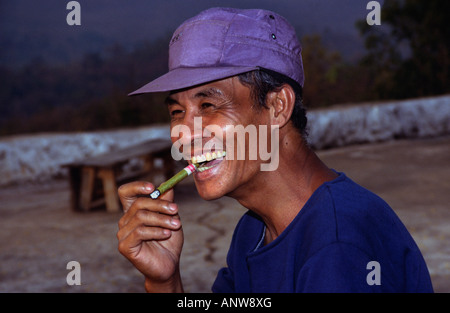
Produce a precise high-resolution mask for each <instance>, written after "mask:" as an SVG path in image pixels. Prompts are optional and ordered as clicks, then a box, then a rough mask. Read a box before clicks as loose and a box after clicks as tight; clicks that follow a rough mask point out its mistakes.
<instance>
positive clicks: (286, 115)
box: [266, 84, 295, 128]
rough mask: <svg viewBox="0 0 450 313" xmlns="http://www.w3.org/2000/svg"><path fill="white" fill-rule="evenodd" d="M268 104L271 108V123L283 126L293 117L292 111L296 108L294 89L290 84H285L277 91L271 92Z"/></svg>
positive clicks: (268, 96) (268, 95)
mask: <svg viewBox="0 0 450 313" xmlns="http://www.w3.org/2000/svg"><path fill="white" fill-rule="evenodd" d="M266 104H267V105H268V107H269V109H270V118H271V125H278V126H279V127H280V128H281V127H283V126H284V125H286V124H287V123H288V122H289V120H290V119H291V115H292V111H293V110H294V104H295V92H294V89H293V88H292V87H291V86H290V85H289V84H284V85H283V86H282V87H281V88H280V89H278V90H277V91H271V92H269V93H268V94H267V100H266Z"/></svg>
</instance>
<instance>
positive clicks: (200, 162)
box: [191, 151, 226, 172]
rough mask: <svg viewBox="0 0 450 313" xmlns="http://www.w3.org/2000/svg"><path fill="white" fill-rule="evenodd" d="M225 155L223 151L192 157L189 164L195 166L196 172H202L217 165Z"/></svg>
mask: <svg viewBox="0 0 450 313" xmlns="http://www.w3.org/2000/svg"><path fill="white" fill-rule="evenodd" d="M225 155H226V152H225V151H214V152H212V153H211V152H207V153H205V154H201V155H197V156H193V157H192V158H191V162H192V163H195V164H197V172H203V171H206V170H209V169H210V168H213V167H214V166H216V165H218V164H219V163H220V162H221V161H222V160H223V159H222V158H223V157H224V156H225Z"/></svg>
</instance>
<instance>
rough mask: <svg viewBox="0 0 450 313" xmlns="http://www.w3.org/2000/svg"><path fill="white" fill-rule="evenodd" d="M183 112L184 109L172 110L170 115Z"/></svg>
mask: <svg viewBox="0 0 450 313" xmlns="http://www.w3.org/2000/svg"><path fill="white" fill-rule="evenodd" d="M181 113H183V111H182V110H173V111H171V112H170V115H171V116H176V115H178V114H181Z"/></svg>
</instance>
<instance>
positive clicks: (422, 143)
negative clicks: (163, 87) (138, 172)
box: [0, 136, 450, 292]
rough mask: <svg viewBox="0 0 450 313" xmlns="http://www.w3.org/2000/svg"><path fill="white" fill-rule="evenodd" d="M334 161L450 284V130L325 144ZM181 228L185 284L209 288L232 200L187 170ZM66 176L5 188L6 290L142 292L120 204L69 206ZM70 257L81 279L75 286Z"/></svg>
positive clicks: (1, 251) (2, 270) (442, 283)
mask: <svg viewBox="0 0 450 313" xmlns="http://www.w3.org/2000/svg"><path fill="white" fill-rule="evenodd" d="M318 154H319V156H320V157H321V158H322V159H323V160H324V161H325V163H327V164H328V165H329V166H330V167H331V168H334V169H336V170H338V171H343V172H345V173H346V174H347V175H348V176H349V177H350V178H352V179H353V180H355V181H356V182H358V183H360V184H361V185H363V186H364V187H366V188H368V189H370V190H372V191H374V192H375V193H377V194H378V195H379V196H381V197H382V198H384V199H385V200H386V201H387V202H388V203H389V204H390V205H391V206H392V208H393V209H394V210H395V212H396V213H397V214H398V215H399V217H400V218H401V220H402V221H403V222H404V224H405V225H406V227H407V228H408V229H409V231H410V232H411V234H412V236H413V237H414V239H415V240H416V242H417V244H418V246H419V247H420V249H421V251H422V253H423V255H424V257H425V260H426V262H427V265H428V268H429V271H430V273H431V277H432V281H433V286H434V289H435V291H436V292H450V207H449V203H450V179H449V177H450V166H449V165H450V136H447V137H441V138H435V139H426V140H401V141H393V142H386V143H379V144H372V145H358V146H349V147H343V148H337V149H331V150H326V151H319V152H318ZM176 188H177V190H176V201H177V203H178V204H179V206H180V211H181V218H182V221H183V227H184V231H185V244H184V249H183V255H182V264H181V267H182V269H181V271H182V277H183V280H184V285H185V289H186V291H187V292H210V287H211V285H212V282H213V281H214V278H215V275H216V273H217V271H218V269H219V268H221V267H222V266H224V264H225V263H224V262H225V256H226V253H227V250H228V246H229V243H230V240H231V235H232V232H233V230H234V227H235V225H236V223H237V221H238V219H239V218H240V216H241V215H242V214H243V213H244V212H245V209H243V208H242V207H241V206H240V205H239V204H238V203H237V202H235V201H234V200H233V199H229V198H223V199H220V200H216V201H212V202H206V201H203V200H202V199H200V198H199V197H198V195H197V194H196V192H195V187H194V186H193V182H192V179H191V178H189V179H187V180H186V181H184V182H183V183H182V184H180V185H179V186H177V187H176ZM69 197H70V195H69V188H68V182H67V181H65V180H64V181H53V182H49V183H47V184H42V185H24V186H12V187H7V188H2V189H1V190H0V216H1V218H0V238H1V239H0V292H143V291H144V288H143V278H142V275H141V274H140V273H139V272H137V270H135V269H134V267H133V266H132V265H131V263H129V262H128V261H127V260H126V259H125V258H124V257H122V256H121V255H120V254H119V252H118V251H117V239H116V232H117V222H118V220H119V218H120V216H121V214H120V213H107V212H106V211H104V210H97V211H93V212H88V213H75V212H72V211H70V209H69ZM69 261H77V262H79V263H80V265H81V285H79V286H69V285H68V284H67V283H66V277H67V275H68V273H69V270H68V269H66V266H67V263H68V262H69Z"/></svg>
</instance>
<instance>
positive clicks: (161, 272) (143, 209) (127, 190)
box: [117, 182, 183, 292]
mask: <svg viewBox="0 0 450 313" xmlns="http://www.w3.org/2000/svg"><path fill="white" fill-rule="evenodd" d="M154 189H155V187H154V186H153V185H152V184H150V183H146V182H133V183H129V184H125V185H122V186H121V187H120V188H119V197H120V201H121V202H122V206H123V209H124V215H123V217H122V218H121V219H120V221H119V231H118V232H117V238H118V239H119V251H120V253H122V254H123V255H124V256H125V257H126V258H127V259H129V260H130V261H131V263H133V264H134V266H135V267H136V268H137V269H138V270H139V271H140V272H142V273H143V274H144V276H145V278H146V282H145V287H146V289H147V291H149V292H150V291H154V292H182V291H183V287H182V284H181V278H180V272H179V261H180V254H181V249H182V246H183V231H182V228H181V221H180V218H179V216H178V206H177V205H176V204H175V203H173V202H172V201H173V190H170V191H169V192H167V193H166V194H164V195H163V196H162V197H160V198H158V199H156V200H153V199H151V198H150V197H149V194H150V193H151V192H152V191H153V190H154Z"/></svg>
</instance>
